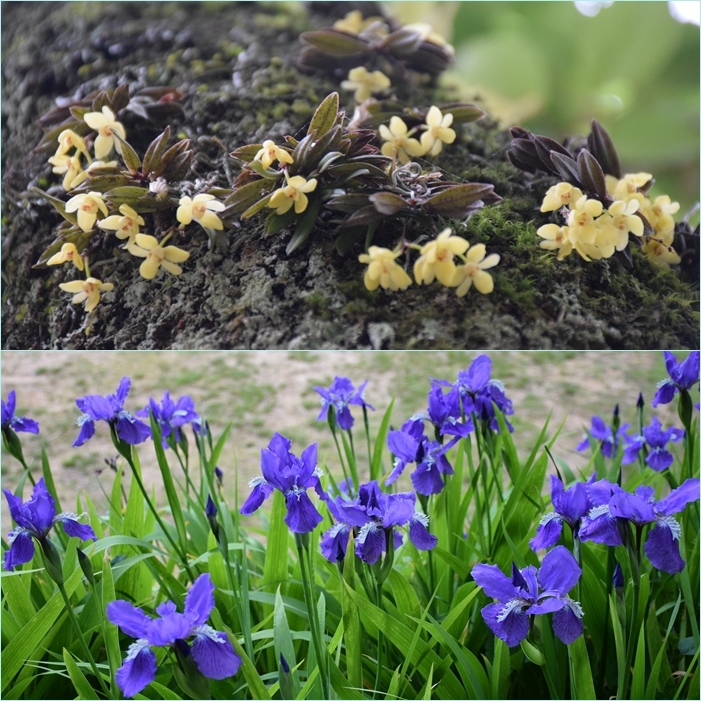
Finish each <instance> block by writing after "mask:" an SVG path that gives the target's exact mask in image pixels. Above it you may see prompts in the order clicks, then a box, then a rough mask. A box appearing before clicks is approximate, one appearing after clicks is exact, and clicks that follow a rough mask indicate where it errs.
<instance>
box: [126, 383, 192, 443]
mask: <svg viewBox="0 0 701 701" xmlns="http://www.w3.org/2000/svg"><path fill="white" fill-rule="evenodd" d="M149 409H150V410H151V413H153V417H154V419H156V422H157V423H158V425H159V426H160V428H161V436H162V438H163V447H164V448H166V447H167V446H168V443H167V441H166V438H168V436H169V435H170V434H171V433H172V434H173V435H174V436H175V440H176V442H178V443H179V442H180V429H181V428H182V427H183V426H185V424H189V423H190V422H192V421H196V420H198V419H199V418H200V417H199V415H198V414H197V412H196V411H195V402H194V401H192V398H191V397H188V396H187V395H185V396H184V397H180V399H178V401H177V402H174V401H173V400H172V399H171V398H170V393H169V392H168V390H166V391H165V392H164V394H163V401H161V403H160V405H159V404H158V403H157V402H156V401H154V399H153V398H151V399H149V403H148V406H145V407H144V408H143V409H140V410H139V411H137V412H136V415H137V416H140V417H141V418H144V419H148V418H149Z"/></svg>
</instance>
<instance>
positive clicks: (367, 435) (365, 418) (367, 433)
mask: <svg viewBox="0 0 701 701" xmlns="http://www.w3.org/2000/svg"><path fill="white" fill-rule="evenodd" d="M363 423H364V424H365V440H366V441H367V444H368V474H370V475H371V474H372V450H371V448H370V423H369V421H368V410H367V409H366V408H365V404H363Z"/></svg>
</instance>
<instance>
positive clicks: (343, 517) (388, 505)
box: [322, 480, 438, 565]
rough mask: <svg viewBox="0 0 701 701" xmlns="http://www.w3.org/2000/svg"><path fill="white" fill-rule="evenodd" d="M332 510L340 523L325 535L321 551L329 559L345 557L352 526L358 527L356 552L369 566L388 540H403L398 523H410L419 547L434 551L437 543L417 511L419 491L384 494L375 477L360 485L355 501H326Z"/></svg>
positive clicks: (399, 543)
mask: <svg viewBox="0 0 701 701" xmlns="http://www.w3.org/2000/svg"><path fill="white" fill-rule="evenodd" d="M327 503H328V504H329V509H330V510H331V513H332V514H333V516H334V517H335V518H336V520H337V521H338V522H339V523H338V524H336V526H334V527H333V528H331V529H330V530H329V531H327V532H326V533H325V534H324V536H323V537H322V553H323V554H324V557H326V559H327V560H331V561H332V562H336V561H338V560H339V559H341V558H340V555H341V553H342V554H343V555H344V556H345V552H346V547H347V546H348V538H349V536H350V531H351V529H355V532H356V539H355V543H356V546H355V553H356V555H357V556H358V557H359V558H360V559H361V560H364V561H365V562H367V563H368V564H369V565H372V564H374V563H375V562H377V560H378V559H379V558H380V556H381V555H382V553H383V552H384V551H385V550H386V543H387V539H388V538H390V537H393V538H394V547H395V548H397V547H399V546H400V545H401V543H402V538H401V535H400V534H399V533H397V532H396V531H394V528H395V526H404V525H406V524H409V539H410V540H411V542H412V543H413V544H414V545H415V546H416V547H417V548H418V549H419V550H431V549H432V548H434V547H435V546H436V544H437V543H438V539H437V538H436V536H434V535H432V534H431V533H429V531H428V517H427V516H426V515H425V514H422V513H418V512H417V511H416V494H414V493H413V492H399V493H397V494H384V493H383V492H382V490H381V489H380V487H379V485H378V484H377V481H376V480H373V481H372V482H368V483H367V484H362V485H360V489H359V491H358V496H357V497H356V498H355V499H354V500H353V501H348V500H346V499H344V498H343V497H337V498H336V500H335V502H334V501H332V500H331V499H329V500H328V501H327Z"/></svg>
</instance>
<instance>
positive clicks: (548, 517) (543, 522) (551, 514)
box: [539, 511, 560, 526]
mask: <svg viewBox="0 0 701 701" xmlns="http://www.w3.org/2000/svg"><path fill="white" fill-rule="evenodd" d="M555 518H560V516H559V514H556V513H555V512H554V511H550V512H549V513H547V514H545V516H543V518H541V519H540V524H539V525H541V526H545V525H546V524H548V523H550V521H552V520H553V519H555Z"/></svg>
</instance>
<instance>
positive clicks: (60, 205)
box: [32, 187, 78, 226]
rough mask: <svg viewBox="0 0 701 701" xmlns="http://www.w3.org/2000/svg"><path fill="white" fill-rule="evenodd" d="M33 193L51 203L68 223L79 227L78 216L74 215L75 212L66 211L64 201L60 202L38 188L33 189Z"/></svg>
mask: <svg viewBox="0 0 701 701" xmlns="http://www.w3.org/2000/svg"><path fill="white" fill-rule="evenodd" d="M32 192H36V193H37V195H39V196H40V197H43V198H44V199H45V200H47V201H48V202H50V203H51V204H52V205H53V206H54V209H55V210H56V211H57V212H58V213H59V214H60V215H61V216H62V217H63V218H64V219H65V220H66V221H67V222H70V223H71V224H73V225H75V226H77V225H78V215H77V214H73V212H67V211H66V203H65V202H64V201H63V200H59V199H58V198H56V197H52V196H51V195H49V194H48V193H46V192H44V191H43V190H40V189H39V188H38V187H33V188H32Z"/></svg>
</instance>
